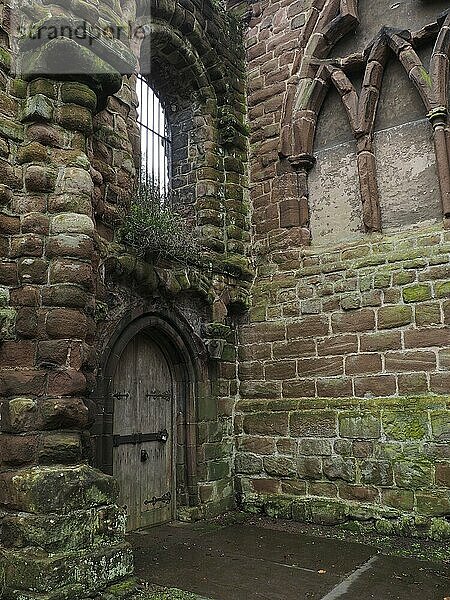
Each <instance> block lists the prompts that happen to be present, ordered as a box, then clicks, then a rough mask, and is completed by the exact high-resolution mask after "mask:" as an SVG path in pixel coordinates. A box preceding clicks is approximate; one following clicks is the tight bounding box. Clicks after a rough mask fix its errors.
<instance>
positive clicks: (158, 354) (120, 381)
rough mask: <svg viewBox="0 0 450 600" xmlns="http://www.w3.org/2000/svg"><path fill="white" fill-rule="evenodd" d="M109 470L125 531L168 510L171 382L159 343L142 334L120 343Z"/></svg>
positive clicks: (171, 492) (164, 517) (158, 519)
mask: <svg viewBox="0 0 450 600" xmlns="http://www.w3.org/2000/svg"><path fill="white" fill-rule="evenodd" d="M111 392H112V395H113V402H114V430H113V474H114V476H115V477H116V478H117V479H118V481H119V486H120V499H119V502H120V504H121V505H122V506H126V507H127V512H128V521H127V530H128V531H133V530H135V529H139V528H141V527H148V526H151V525H157V524H159V523H165V522H167V521H170V520H171V519H172V518H173V515H174V505H175V497H174V496H175V486H174V467H173V456H174V448H175V440H174V431H175V430H174V426H173V424H174V418H173V411H174V404H175V403H174V398H173V394H174V382H173V376H172V372H171V369H170V365H169V363H168V361H167V359H166V358H165V356H164V354H163V352H162V351H161V349H160V348H159V346H158V345H157V344H156V343H155V342H154V341H153V340H152V339H151V337H150V336H149V335H147V334H145V333H140V334H138V335H137V336H136V337H134V338H133V339H132V340H131V341H130V342H129V343H128V345H127V346H126V347H125V349H124V351H123V353H122V355H121V357H120V359H119V362H118V365H117V368H116V372H115V374H114V377H113V380H112V386H111Z"/></svg>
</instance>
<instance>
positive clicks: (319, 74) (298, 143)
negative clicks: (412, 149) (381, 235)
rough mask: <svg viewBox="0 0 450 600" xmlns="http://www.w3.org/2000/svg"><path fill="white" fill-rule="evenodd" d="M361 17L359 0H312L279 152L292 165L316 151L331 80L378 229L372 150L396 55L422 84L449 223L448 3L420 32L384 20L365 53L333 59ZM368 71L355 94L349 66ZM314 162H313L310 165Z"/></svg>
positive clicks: (371, 226) (369, 225)
mask: <svg viewBox="0 0 450 600" xmlns="http://www.w3.org/2000/svg"><path fill="white" fill-rule="evenodd" d="M358 24H359V16H358V1H357V0H351V1H347V0H315V1H314V2H313V3H312V7H311V10H310V13H309V19H308V20H307V23H306V25H305V27H304V30H303V36H302V38H301V40H300V43H299V47H298V49H297V57H296V59H295V61H294V66H293V68H292V71H291V77H290V79H289V81H288V85H287V92H286V94H285V99H284V105H283V112H282V122H281V137H280V142H279V154H280V157H282V158H288V159H289V161H290V162H291V164H292V166H293V167H294V169H295V168H296V167H295V161H296V158H295V156H296V155H300V156H302V155H303V154H311V155H312V154H313V147H314V139H315V135H316V127H317V119H318V116H319V113H320V111H321V109H322V105H323V102H324V101H325V98H326V96H327V94H328V91H329V89H330V87H331V86H334V87H335V88H336V90H337V92H338V93H339V95H340V96H341V100H342V103H343V105H344V108H345V110H346V112H347V116H348V119H349V123H350V126H351V128H352V131H353V135H354V137H355V139H356V142H357V153H358V157H357V163H358V174H359V180H360V191H361V200H362V205H363V206H362V209H363V222H364V226H365V229H366V231H367V232H378V231H381V227H382V225H381V210H380V201H379V190H378V180H377V166H376V160H375V155H374V149H373V138H374V128H375V119H376V115H377V110H378V103H379V98H380V93H381V86H382V81H383V76H384V71H385V67H386V64H387V62H388V59H389V57H390V56H392V55H394V56H395V57H396V58H397V59H398V61H399V62H400V64H401V65H402V67H403V68H404V70H405V71H406V73H407V74H408V76H409V79H410V80H411V81H412V83H413V85H414V87H415V88H416V90H417V91H418V93H419V95H420V97H421V99H422V101H423V104H424V106H425V109H426V110H427V111H429V115H428V116H429V118H430V121H431V123H432V126H433V130H434V142H435V152H436V164H437V170H438V176H439V183H440V189H441V202H442V212H443V217H444V224H445V226H448V224H449V223H450V175H449V172H450V163H449V156H450V152H449V148H448V134H446V133H445V130H446V128H447V126H448V114H447V110H446V108H445V107H446V106H447V104H448V80H449V53H450V35H449V31H450V10H447V11H445V12H444V13H443V14H441V15H440V16H439V17H438V18H437V19H436V21H435V22H434V23H430V24H428V25H426V26H425V27H423V28H422V29H421V30H420V31H418V32H412V31H408V30H400V29H392V28H389V27H383V28H382V29H381V30H380V32H379V34H378V35H377V36H376V37H375V38H374V39H373V40H372V41H371V42H370V44H369V45H368V46H367V47H366V48H365V49H364V51H363V52H360V53H356V54H352V55H349V56H346V57H343V58H337V59H334V58H333V59H330V58H328V56H329V53H330V51H331V50H332V49H333V47H334V46H335V45H336V44H337V43H338V42H339V41H340V40H341V39H342V38H343V37H344V35H346V34H347V33H349V32H350V31H352V30H353V29H355V28H356V27H357V25H358ZM424 41H428V42H432V43H434V48H433V53H432V56H431V60H430V67H429V70H427V69H426V68H425V66H424V65H423V63H422V60H421V59H420V57H419V55H418V54H417V52H416V48H417V47H418V46H419V45H420V44H423V42H424ZM355 69H356V70H359V71H362V72H363V84H362V89H361V92H360V93H359V94H358V92H357V91H356V88H355V86H354V85H353V83H352V81H351V80H350V73H351V72H353V71H355ZM310 168H311V167H310Z"/></svg>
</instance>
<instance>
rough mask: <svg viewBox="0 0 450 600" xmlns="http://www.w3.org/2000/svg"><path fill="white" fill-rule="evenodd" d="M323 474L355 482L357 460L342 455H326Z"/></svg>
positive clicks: (331, 477)
mask: <svg viewBox="0 0 450 600" xmlns="http://www.w3.org/2000/svg"><path fill="white" fill-rule="evenodd" d="M322 464H323V474H324V475H325V476H326V477H328V478H330V479H342V480H343V481H348V482H350V483H352V482H355V478H356V469H355V461H354V459H352V458H342V456H333V457H326V458H324V459H323V463H322Z"/></svg>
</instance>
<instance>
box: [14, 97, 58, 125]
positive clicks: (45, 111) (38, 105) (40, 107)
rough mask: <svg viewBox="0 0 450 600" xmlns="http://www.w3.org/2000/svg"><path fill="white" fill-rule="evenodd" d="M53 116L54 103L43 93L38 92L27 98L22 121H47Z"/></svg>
mask: <svg viewBox="0 0 450 600" xmlns="http://www.w3.org/2000/svg"><path fill="white" fill-rule="evenodd" d="M52 116H53V104H52V102H51V100H49V99H48V98H47V97H46V96H44V95H43V94H36V95H34V96H30V98H28V99H27V101H26V103H25V106H24V108H23V111H22V121H23V122H24V123H26V122H30V121H32V122H47V121H51V120H52Z"/></svg>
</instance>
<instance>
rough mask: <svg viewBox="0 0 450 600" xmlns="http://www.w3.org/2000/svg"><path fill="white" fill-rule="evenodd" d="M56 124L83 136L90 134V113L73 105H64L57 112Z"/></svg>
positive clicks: (91, 126) (91, 127) (91, 128)
mask: <svg viewBox="0 0 450 600" xmlns="http://www.w3.org/2000/svg"><path fill="white" fill-rule="evenodd" d="M56 119H57V122H58V123H59V124H60V125H61V126H62V127H64V128H65V129H69V130H70V131H81V132H82V133H83V134H85V135H90V134H92V131H93V125H92V114H91V111H90V110H89V109H87V108H84V107H82V106H77V105H75V104H66V105H64V106H61V107H59V108H58V110H57V115H56Z"/></svg>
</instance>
